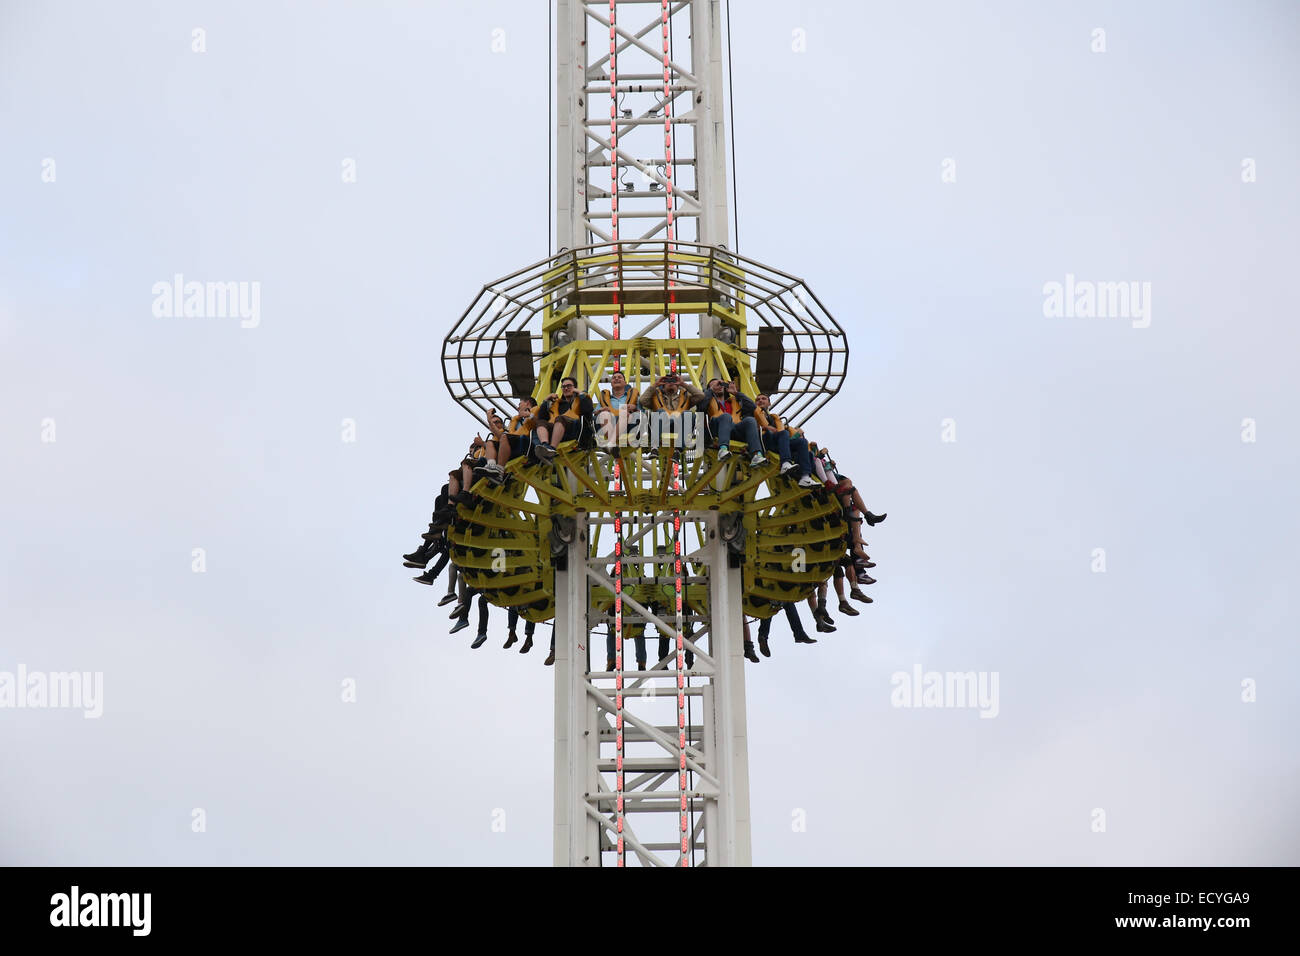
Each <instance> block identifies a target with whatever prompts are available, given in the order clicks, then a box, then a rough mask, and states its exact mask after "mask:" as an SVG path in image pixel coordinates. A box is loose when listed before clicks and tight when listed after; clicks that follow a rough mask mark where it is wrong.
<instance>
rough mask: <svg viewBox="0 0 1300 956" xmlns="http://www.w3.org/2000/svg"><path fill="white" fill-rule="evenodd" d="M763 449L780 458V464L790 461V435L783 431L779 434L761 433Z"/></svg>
mask: <svg viewBox="0 0 1300 956" xmlns="http://www.w3.org/2000/svg"><path fill="white" fill-rule="evenodd" d="M763 447H764V448H766V449H767V450H768V451H774V452H776V453H777V454H778V455H780V456H781V462H782V463H783V464H784V463H785V462H787V461H789V460H790V433H789V432H788V431H786V430H785V429H782V430H781V431H779V432H763Z"/></svg>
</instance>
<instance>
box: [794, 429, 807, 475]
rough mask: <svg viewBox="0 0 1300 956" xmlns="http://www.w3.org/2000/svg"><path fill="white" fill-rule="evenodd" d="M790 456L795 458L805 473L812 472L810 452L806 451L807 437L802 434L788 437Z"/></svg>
mask: <svg viewBox="0 0 1300 956" xmlns="http://www.w3.org/2000/svg"><path fill="white" fill-rule="evenodd" d="M790 457H791V458H793V459H794V460H795V462H796V463H797V464H798V465H799V468H800V469H801V470H802V471H803V473H804V474H805V475H811V474H812V473H813V467H812V454H811V453H810V452H809V451H808V439H806V438H804V437H803V436H802V435H800V436H799V437H798V438H791V439H790Z"/></svg>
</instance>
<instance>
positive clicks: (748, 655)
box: [745, 641, 758, 664]
mask: <svg viewBox="0 0 1300 956" xmlns="http://www.w3.org/2000/svg"><path fill="white" fill-rule="evenodd" d="M745 659H746V660H747V661H752V662H753V663H755V664H757V663H758V655H757V654H755V653H754V642H753V641H746V642H745Z"/></svg>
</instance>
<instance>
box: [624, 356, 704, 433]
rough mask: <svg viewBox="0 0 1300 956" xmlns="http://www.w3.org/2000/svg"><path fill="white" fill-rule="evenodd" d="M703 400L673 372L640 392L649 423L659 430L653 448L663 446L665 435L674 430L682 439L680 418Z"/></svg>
mask: <svg viewBox="0 0 1300 956" xmlns="http://www.w3.org/2000/svg"><path fill="white" fill-rule="evenodd" d="M702 398H704V393H703V392H701V391H700V390H699V389H698V388H696V387H695V386H694V385H692V384H690V383H689V382H687V381H685V380H683V379H682V377H681V376H680V375H678V374H677V373H676V372H669V373H668V374H667V375H661V376H660V377H659V378H658V380H656V381H655V383H654V384H653V385H651V386H650V387H649V388H647V389H646V390H645V391H644V392H643V393H642V395H641V398H640V400H639V401H640V405H641V407H642V408H643V409H646V410H648V411H650V412H652V413H653V417H652V421H653V422H656V423H657V426H656V427H657V429H658V431H657V433H655V434H652V436H651V437H652V438H653V440H654V443H655V444H656V446H658V445H661V444H662V443H663V436H664V433H665V432H672V431H677V432H678V433H679V434H682V435H683V436H684V434H685V429H684V428H683V427H682V426H683V424H684V419H683V416H684V415H685V413H686V412H688V411H689V410H690V409H692V408H693V407H695V406H696V405H697V404H699V402H700V400H701V399H702ZM683 440H684V439H683Z"/></svg>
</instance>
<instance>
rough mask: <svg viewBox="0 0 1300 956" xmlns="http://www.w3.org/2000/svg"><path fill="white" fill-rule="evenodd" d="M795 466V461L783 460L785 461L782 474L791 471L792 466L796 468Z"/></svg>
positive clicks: (782, 463)
mask: <svg viewBox="0 0 1300 956" xmlns="http://www.w3.org/2000/svg"><path fill="white" fill-rule="evenodd" d="M794 467H795V464H794V462H792V461H783V462H781V474H783V475H784V474H787V473H789V471H790V470H791V469H792V468H794Z"/></svg>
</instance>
